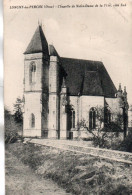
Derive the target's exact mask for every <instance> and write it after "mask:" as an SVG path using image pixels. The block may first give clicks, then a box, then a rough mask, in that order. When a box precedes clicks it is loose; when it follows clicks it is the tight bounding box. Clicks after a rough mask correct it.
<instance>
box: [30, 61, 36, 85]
mask: <svg viewBox="0 0 132 195" xmlns="http://www.w3.org/2000/svg"><path fill="white" fill-rule="evenodd" d="M35 76H36V64H35V62H31V64H30V70H29V82H30V83H35Z"/></svg>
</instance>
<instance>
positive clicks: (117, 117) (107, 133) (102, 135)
mask: <svg viewBox="0 0 132 195" xmlns="http://www.w3.org/2000/svg"><path fill="white" fill-rule="evenodd" d="M95 110H96V122H97V125H96V129H90V128H89V123H88V121H86V120H84V119H83V120H81V122H80V123H79V124H78V127H79V130H81V128H84V129H86V131H87V132H89V133H90V134H92V137H93V139H92V141H93V145H94V146H98V147H103V148H109V147H111V146H110V142H111V143H112V139H113V138H114V137H116V136H118V134H119V132H122V129H121V127H122V123H123V117H122V114H121V113H120V112H114V113H112V115H113V117H114V122H109V123H105V118H104V115H105V108H104V107H102V106H97V107H95Z"/></svg>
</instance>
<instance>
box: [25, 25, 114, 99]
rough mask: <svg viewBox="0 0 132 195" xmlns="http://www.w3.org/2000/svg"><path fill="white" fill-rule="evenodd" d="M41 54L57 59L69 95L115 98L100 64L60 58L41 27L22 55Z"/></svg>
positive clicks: (112, 87)
mask: <svg viewBox="0 0 132 195" xmlns="http://www.w3.org/2000/svg"><path fill="white" fill-rule="evenodd" d="M39 52H43V53H44V54H47V55H48V56H49V55H50V56H58V58H59V62H60V63H59V65H60V71H59V78H60V84H59V89H61V84H62V80H63V77H65V80H66V86H67V88H68V93H69V95H75V96H76V95H91V96H105V97H115V93H116V92H117V90H116V88H115V86H114V84H113V82H112V80H111V78H110V76H109V74H108V72H107V70H106V69H105V67H104V65H103V63H102V62H98V61H90V60H82V59H73V58H64V57H60V56H59V55H58V53H57V51H56V49H55V48H54V46H53V45H49V48H48V43H47V40H46V38H45V35H44V33H43V30H42V28H41V26H40V25H39V26H38V28H37V29H36V31H35V33H34V35H33V37H32V39H31V41H30V43H29V45H28V47H27V49H26V51H25V53H24V54H31V53H39Z"/></svg>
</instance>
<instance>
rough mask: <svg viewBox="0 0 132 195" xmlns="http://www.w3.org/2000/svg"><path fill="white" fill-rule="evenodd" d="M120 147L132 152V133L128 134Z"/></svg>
mask: <svg viewBox="0 0 132 195" xmlns="http://www.w3.org/2000/svg"><path fill="white" fill-rule="evenodd" d="M118 149H119V150H122V151H126V152H132V133H130V134H128V136H127V137H126V138H125V140H123V141H122V142H121V143H120V144H119V146H118Z"/></svg>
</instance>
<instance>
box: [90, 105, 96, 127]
mask: <svg viewBox="0 0 132 195" xmlns="http://www.w3.org/2000/svg"><path fill="white" fill-rule="evenodd" d="M95 128H96V110H95V108H91V109H90V111H89V129H95Z"/></svg>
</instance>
